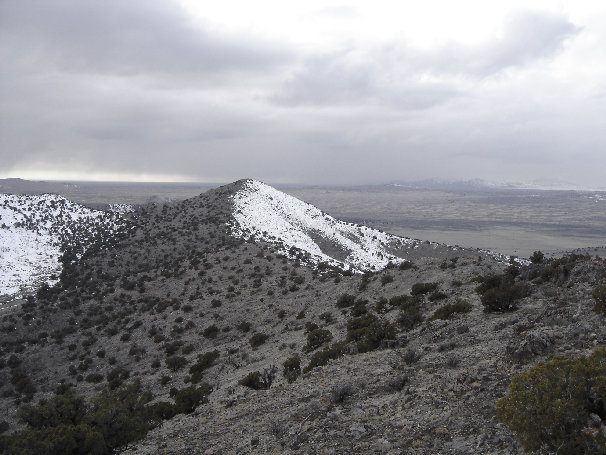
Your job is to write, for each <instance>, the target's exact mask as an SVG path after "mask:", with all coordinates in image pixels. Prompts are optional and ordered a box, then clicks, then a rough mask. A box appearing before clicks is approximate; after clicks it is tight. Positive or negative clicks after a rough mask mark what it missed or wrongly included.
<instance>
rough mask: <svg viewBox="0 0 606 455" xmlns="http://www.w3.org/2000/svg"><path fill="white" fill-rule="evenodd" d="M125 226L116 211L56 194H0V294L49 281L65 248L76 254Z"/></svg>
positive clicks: (53, 278)
mask: <svg viewBox="0 0 606 455" xmlns="http://www.w3.org/2000/svg"><path fill="white" fill-rule="evenodd" d="M125 226H126V223H125V221H124V220H123V219H122V218H121V217H120V215H119V214H117V213H106V212H102V211H98V210H91V209H88V208H86V207H84V206H82V205H79V204H75V203H73V202H70V201H68V200H67V199H65V198H63V197H61V196H57V195H52V194H43V195H36V196H17V195H10V194H0V296H2V297H6V296H13V297H15V296H17V295H21V294H23V293H25V292H28V291H30V290H31V289H33V288H34V287H35V286H36V285H38V284H41V283H42V282H50V283H51V284H52V283H53V282H55V281H56V280H57V278H58V276H59V273H60V272H61V262H60V258H61V255H62V254H63V252H64V251H65V249H66V248H67V247H69V248H70V249H71V251H72V253H73V254H74V256H75V257H78V256H80V255H81V254H83V253H84V251H86V249H87V248H89V247H90V246H91V245H93V244H95V243H97V244H103V243H104V242H106V241H107V240H108V239H109V238H111V237H112V236H114V235H115V233H116V232H118V231H120V230H122V229H124V228H125Z"/></svg>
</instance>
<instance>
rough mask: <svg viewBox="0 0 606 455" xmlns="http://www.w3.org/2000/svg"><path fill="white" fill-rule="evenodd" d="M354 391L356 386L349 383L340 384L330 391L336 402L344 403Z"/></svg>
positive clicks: (333, 400)
mask: <svg viewBox="0 0 606 455" xmlns="http://www.w3.org/2000/svg"><path fill="white" fill-rule="evenodd" d="M353 392H354V388H353V386H352V385H351V384H349V383H346V384H342V385H338V386H336V387H334V388H333V389H332V390H331V391H330V399H331V401H332V402H333V403H335V404H337V403H343V402H344V401H345V399H346V398H347V397H348V396H350V395H352V394H353Z"/></svg>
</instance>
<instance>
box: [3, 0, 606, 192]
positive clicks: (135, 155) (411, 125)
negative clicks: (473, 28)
mask: <svg viewBox="0 0 606 455" xmlns="http://www.w3.org/2000/svg"><path fill="white" fill-rule="evenodd" d="M315 14H316V15H317V16H321V17H322V20H327V21H330V20H338V21H347V20H350V19H352V20H353V19H356V18H357V19H356V20H359V19H360V18H359V17H357V16H356V12H355V11H354V10H352V9H350V8H335V7H330V8H327V9H324V10H321V11H317V12H316V13H315ZM582 25H584V24H573V23H572V22H571V20H570V19H569V18H568V17H567V16H565V15H562V14H559V15H558V14H553V13H546V12H525V13H519V14H517V15H515V16H512V17H511V18H510V20H509V21H508V22H507V23H506V24H505V27H504V28H503V30H502V33H501V34H500V35H498V36H495V37H494V38H493V39H491V40H487V41H485V42H484V43H483V44H476V45H462V44H456V43H453V42H450V43H446V44H442V45H440V46H439V47H431V48H426V49H419V48H415V47H414V46H412V45H411V44H410V43H407V42H406V41H405V40H401V39H400V40H397V39H393V40H391V41H389V42H383V43H379V44H377V43H373V44H369V45H365V43H359V42H355V41H351V42H349V43H348V44H346V45H342V46H332V47H331V48H330V50H328V49H322V48H319V47H313V46H312V47H304V46H302V47H297V46H295V45H293V44H292V43H291V44H288V45H287V44H285V43H282V42H275V41H270V40H269V39H267V38H263V39H261V38H259V34H256V35H254V34H251V33H244V32H241V33H236V32H234V31H233V30H232V31H231V32H229V33H228V32H226V31H224V30H222V29H220V28H217V27H216V24H213V23H211V22H210V21H202V23H200V22H199V21H197V22H194V21H193V20H192V18H191V17H190V16H189V15H188V14H186V12H185V11H184V10H182V9H180V7H179V6H177V4H176V3H174V2H172V1H169V0H157V1H153V2H150V1H147V0H129V1H123V0H104V1H97V0H30V1H27V2H24V1H22V0H0V58H1V59H2V61H3V62H4V65H3V68H2V70H1V71H0V160H1V161H2V166H1V167H0V171H2V172H0V177H3V176H6V175H27V172H30V171H31V172H35V171H38V175H39V174H40V172H42V171H44V170H47V169H48V170H49V171H52V174H49V175H52V176H55V177H56V176H60V172H61V170H62V169H64V170H66V171H67V172H80V173H82V175H83V177H84V176H86V175H91V176H93V177H94V175H95V172H100V173H103V174H113V175H116V176H117V177H119V176H120V175H121V174H129V175H136V174H145V175H150V176H152V177H153V176H154V175H158V176H162V175H175V176H180V177H182V178H189V179H195V180H202V179H213V180H223V181H225V180H235V179H237V178H241V177H245V176H250V177H254V178H260V179H264V180H267V181H276V182H278V181H279V182H286V181H290V182H302V183H371V182H383V181H390V180H412V179H420V178H430V177H441V178H455V179H456V178H486V179H488V180H491V179H496V180H532V179H537V178H543V179H548V178H549V177H550V176H553V177H554V178H555V177H557V180H570V181H573V182H578V183H581V184H590V185H596V184H599V182H601V181H602V176H601V174H602V172H601V169H603V168H604V167H606V162H605V161H604V160H605V158H604V155H603V150H604V149H605V146H606V139H605V137H604V134H603V133H602V131H604V130H606V125H604V121H603V120H602V119H604V118H606V112H604V111H605V108H604V103H603V102H602V101H603V99H602V98H600V96H603V90H604V89H603V85H600V84H602V82H601V80H603V78H602V79H600V78H597V77H596V76H594V75H590V76H587V77H588V78H590V79H589V80H590V82H591V81H593V80H594V79H591V78H594V77H596V78H595V80H596V81H598V82H596V83H595V84H594V85H595V87H596V89H595V90H594V91H591V90H593V88H591V87H594V85H592V83H589V84H588V83H587V80H585V82H584V83H579V84H576V83H575V81H574V80H573V81H572V82H571V81H568V80H566V79H565V78H562V77H556V76H552V75H551V71H552V69H551V67H550V65H551V64H552V63H553V62H554V61H556V60H557V59H558V57H559V56H560V55H561V54H562V53H563V52H564V51H565V50H566V48H567V43H570V42H574V40H576V39H577V38H578V37H580V36H582V35H583V33H584V30H585V29H584V28H582V27H581V26H582ZM599 71H601V70H594V72H596V73H597V74H598V75H599ZM587 87H589V88H590V89H591V90H590V89H587ZM579 157H582V159H579Z"/></svg>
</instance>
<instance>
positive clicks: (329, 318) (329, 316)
mask: <svg viewBox="0 0 606 455" xmlns="http://www.w3.org/2000/svg"><path fill="white" fill-rule="evenodd" d="M320 320H321V321H324V322H325V323H326V324H332V323H333V322H334V319H333V317H332V314H331V313H330V312H329V311H325V312H324V313H322V314H321V315H320Z"/></svg>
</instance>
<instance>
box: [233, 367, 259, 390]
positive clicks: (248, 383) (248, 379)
mask: <svg viewBox="0 0 606 455" xmlns="http://www.w3.org/2000/svg"><path fill="white" fill-rule="evenodd" d="M238 384H240V385H242V386H244V387H248V388H251V389H254V390H259V389H261V388H262V387H261V373H260V372H259V371H252V372H250V373H248V374H247V375H246V376H244V377H243V378H242V379H240V380H239V381H238Z"/></svg>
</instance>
